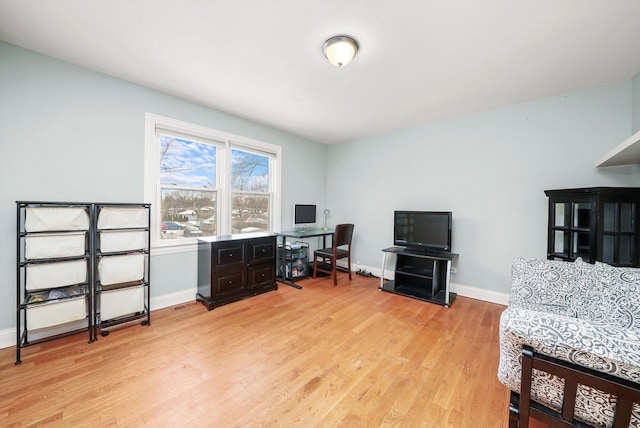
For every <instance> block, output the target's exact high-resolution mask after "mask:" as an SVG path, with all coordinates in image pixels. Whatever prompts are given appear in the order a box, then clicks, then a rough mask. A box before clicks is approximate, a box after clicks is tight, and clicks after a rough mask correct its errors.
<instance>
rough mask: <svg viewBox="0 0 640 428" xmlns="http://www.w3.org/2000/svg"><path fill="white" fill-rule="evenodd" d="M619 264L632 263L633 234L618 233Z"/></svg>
mask: <svg viewBox="0 0 640 428" xmlns="http://www.w3.org/2000/svg"><path fill="white" fill-rule="evenodd" d="M619 239H620V247H619V249H620V254H619V256H620V260H619V262H620V264H623V265H630V264H632V263H633V236H631V235H620V238H619Z"/></svg>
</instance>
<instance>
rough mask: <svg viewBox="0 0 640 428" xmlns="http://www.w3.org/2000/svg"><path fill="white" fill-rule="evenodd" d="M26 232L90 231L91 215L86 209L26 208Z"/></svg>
mask: <svg viewBox="0 0 640 428" xmlns="http://www.w3.org/2000/svg"><path fill="white" fill-rule="evenodd" d="M24 229H25V232H46V231H55V230H88V229H89V214H88V213H87V211H86V209H84V208H45V207H39V208H26V210H25V221H24Z"/></svg>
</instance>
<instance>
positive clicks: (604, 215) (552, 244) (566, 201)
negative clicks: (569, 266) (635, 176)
mask: <svg viewBox="0 0 640 428" xmlns="http://www.w3.org/2000/svg"><path fill="white" fill-rule="evenodd" d="M545 194H546V195H547V196H548V197H549V227H548V239H547V258H548V259H557V260H568V261H572V260H575V259H577V258H578V257H580V258H582V259H583V260H584V261H587V262H590V263H594V262H596V261H600V262H604V263H607V264H610V265H614V266H631V267H640V210H639V208H640V188H637V187H589V188H579V189H562V190H546V191H545Z"/></svg>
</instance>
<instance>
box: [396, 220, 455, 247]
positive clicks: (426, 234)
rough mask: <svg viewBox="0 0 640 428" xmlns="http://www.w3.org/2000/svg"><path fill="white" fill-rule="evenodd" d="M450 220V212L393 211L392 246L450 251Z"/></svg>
mask: <svg viewBox="0 0 640 428" xmlns="http://www.w3.org/2000/svg"><path fill="white" fill-rule="evenodd" d="M451 220H452V213H451V212H450V211H395V212H394V217H393V244H394V245H400V246H403V247H410V248H418V249H425V250H427V249H432V250H437V251H451Z"/></svg>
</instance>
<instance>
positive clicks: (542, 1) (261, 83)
mask: <svg viewBox="0 0 640 428" xmlns="http://www.w3.org/2000/svg"><path fill="white" fill-rule="evenodd" d="M338 34H347V35H350V36H352V37H354V38H355V39H357V40H358V43H359V44H360V51H359V52H358V55H357V56H356V58H355V59H354V60H353V61H352V62H351V63H350V64H348V65H347V66H345V67H343V68H341V69H338V68H336V67H334V66H332V65H331V64H329V62H328V61H327V60H326V59H325V58H324V56H323V55H322V44H323V42H324V41H325V40H326V39H327V38H329V37H331V36H334V35H338ZM0 40H3V41H5V42H8V43H11V44H14V45H18V46H21V47H24V48H27V49H31V50H34V51H36V52H41V53H44V54H46V55H50V56H52V57H55V58H59V59H62V60H64V61H67V62H71V63H74V64H78V65H81V66H83V67H86V68H89V69H93V70H97V71H100V72H103V73H106V74H109V75H112V76H116V77H119V78H121V79H125V80H128V81H131V82H135V83H138V84H140V85H144V86H147V87H150V88H154V89H157V90H160V91H163V92H166V93H169V94H173V95H176V96H178V97H181V98H185V99H187V100H191V101H194V102H197V103H200V104H204V105H206V106H210V107H212V108H215V109H217V110H221V111H225V112H228V113H232V114H234V115H237V116H241V117H244V118H247V119H250V120H252V121H255V122H258V123H262V124H266V125H269V126H272V127H275V128H278V129H282V130H285V131H288V132H290V133H293V134H296V135H299V136H302V137H306V138H308V139H311V140H314V141H318V142H322V143H326V144H333V143H341V142H345V141H352V140H355V139H359V138H363V137H367V136H371V135H376V134H381V133H385V132H389V131H392V130H396V129H401V128H405V127H410V126H415V125H420V124H427V123H430V122H434V121H439V120H443V119H447V118H452V117H456V116H460V115H465V114H469V113H474V112H478V111H483V110H487V109H493V108H497V107H502V106H507V105H511V104H515V103H520V102H525V101H530V100H535V99H539V98H544V97H549V96H554V95H560V94H566V93H570V92H573V91H577V90H581V89H585V88H589V87H593V86H599V85H606V84H611V83H616V82H620V81H624V80H628V79H630V78H632V77H633V76H634V75H636V74H637V73H638V72H639V71H640V1H636V0H628V1H622V0H618V1H612V0H611V1H606V0H605V1H601V0H598V1H596V0H532V1H528V0H504V1H487V0H473V1H465V0H432V1H419V0H413V1H409V0H395V1H394V0H379V1H376V0H366V1H357V0H352V1H347V0H342V1H337V0H272V1H270V0H235V1H213V0H208V1H207V0H181V1H180V0H165V1H160V0H155V1H154V0H93V1H88V0H57V1H53V0H0ZM3 84H6V83H5V82H3Z"/></svg>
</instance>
